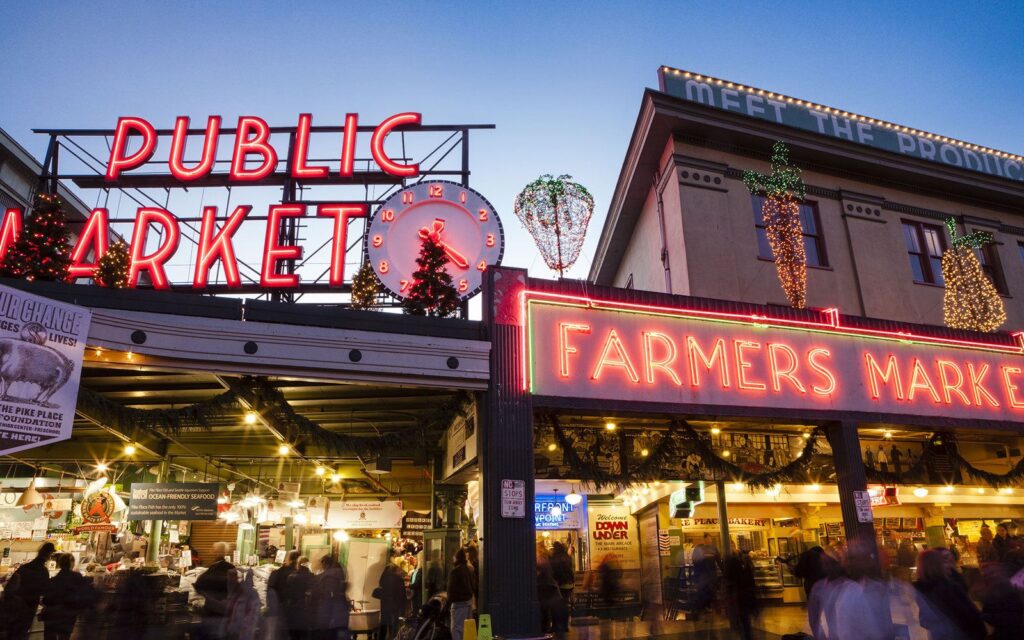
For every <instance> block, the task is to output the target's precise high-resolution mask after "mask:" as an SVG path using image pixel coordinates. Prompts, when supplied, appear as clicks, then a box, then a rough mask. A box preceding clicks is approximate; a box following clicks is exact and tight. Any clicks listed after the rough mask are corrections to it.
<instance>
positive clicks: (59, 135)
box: [33, 124, 494, 306]
mask: <svg viewBox="0 0 1024 640" xmlns="http://www.w3.org/2000/svg"><path fill="white" fill-rule="evenodd" d="M376 128H377V127H376V126H373V125H361V126H358V127H357V136H362V137H366V136H367V135H369V134H370V133H371V132H373V131H375V129H376ZM493 128H494V125H492V124H440V125H426V124H418V125H406V126H402V127H400V128H396V129H395V130H394V132H393V134H392V135H393V137H395V138H400V141H401V154H400V155H397V154H396V155H395V156H392V159H393V160H394V161H396V162H402V163H405V164H417V165H419V167H420V169H419V171H418V173H417V174H416V175H414V176H411V177H408V178H406V177H399V176H395V175H391V174H389V173H386V172H385V171H383V170H382V169H381V167H380V166H379V165H378V164H377V163H376V162H375V160H374V159H373V158H371V157H360V156H358V155H357V156H356V157H355V159H354V162H353V165H354V170H353V171H352V174H351V175H349V176H344V175H340V172H339V171H335V170H333V168H332V170H329V171H328V172H327V176H325V177H315V178H295V177H293V176H292V171H291V167H292V165H293V163H294V162H295V161H296V132H297V129H298V127H295V126H292V127H270V128H269V134H270V135H271V136H278V137H283V136H287V139H288V143H287V154H280V157H279V158H278V159H277V162H276V164H275V166H274V167H273V170H272V171H271V172H270V173H269V174H268V175H267V176H266V177H265V178H262V179H260V180H258V181H254V182H248V183H238V182H232V181H230V176H229V173H228V172H227V171H225V169H226V167H227V166H228V165H230V164H231V163H232V159H231V158H230V156H229V157H220V156H218V157H216V159H215V160H214V163H213V169H212V170H211V171H210V173H209V174H208V175H206V176H204V177H201V178H198V179H196V180H192V181H189V182H183V181H182V180H180V179H179V178H178V177H176V176H174V175H173V174H172V173H171V172H170V170H169V161H168V159H167V158H166V157H163V158H162V159H161V158H157V157H151V158H149V159H147V160H146V161H145V162H144V163H142V164H141V165H140V166H139V167H138V170H137V171H135V172H132V173H125V174H122V175H120V176H118V177H117V178H116V179H115V180H110V179H108V178H107V175H106V164H107V163H106V161H105V159H104V156H105V155H107V154H109V153H110V148H111V140H112V139H114V136H115V130H113V129H35V130H33V131H34V132H35V133H39V134H43V135H46V136H48V137H49V143H48V146H47V150H46V155H45V158H44V161H43V174H42V176H41V179H40V186H39V188H40V189H47V190H50V191H51V192H53V191H55V189H56V186H57V184H58V183H59V182H61V181H63V182H65V183H68V182H70V183H73V184H74V185H75V186H76V187H78V188H79V189H83V190H88V191H95V192H96V194H97V195H96V205H95V206H105V205H106V203H107V202H109V200H110V195H111V193H118V194H119V196H120V198H121V199H125V198H126V199H127V200H128V201H131V202H134V203H135V204H136V205H138V206H139V207H159V208H167V207H168V206H169V204H170V200H171V194H172V193H176V192H179V191H184V192H188V191H189V190H190V189H203V190H204V194H203V195H204V196H205V189H206V188H219V189H225V190H226V191H227V196H226V201H227V203H228V205H229V206H226V207H225V209H226V210H228V211H230V203H231V196H232V191H233V189H234V188H235V187H268V186H269V187H280V188H281V196H280V199H279V202H280V203H281V204H298V205H305V206H307V207H312V208H314V209H315V208H316V206H317V205H320V204H326V203H336V202H340V201H345V202H359V203H364V204H365V205H366V206H367V207H368V208H371V207H375V206H377V205H379V204H381V203H382V202H383V201H384V200H386V199H387V198H388V197H389V196H390V195H392V194H393V193H395V192H397V191H399V190H401V189H403V188H405V187H406V186H409V185H412V184H417V183H419V182H423V181H425V180H430V179H445V180H452V181H456V180H457V181H458V182H459V184H461V185H462V186H465V187H468V186H469V178H470V174H471V170H470V165H469V139H470V132H471V131H474V130H484V129H493ZM308 130H309V137H310V139H312V138H314V137H315V136H324V135H331V134H333V135H334V136H336V137H339V138H340V136H341V135H342V134H344V133H345V127H344V126H334V125H331V126H310V127H309V129H308ZM237 132H238V130H237V128H225V129H221V130H220V136H221V137H230V136H233V135H235V134H237ZM204 134H206V129H203V128H189V129H188V136H189V137H191V136H203V135H204ZM408 134H417V135H416V136H412V135H408ZM156 135H157V139H158V140H159V139H161V138H163V139H164V140H165V142H167V143H168V144H167V146H170V145H169V140H170V138H171V136H173V135H174V130H172V129H157V130H156ZM407 135H408V138H407ZM421 140H424V141H425V140H429V144H428V145H426V146H423V147H422V148H421V149H418V150H413V149H411V148H410V147H412V146H414V143H416V142H419V141H421ZM308 144H309V143H308V142H307V145H308ZM158 146H163V145H159V144H158ZM198 146H199V145H193V147H198ZM308 148H309V147H308V146H307V149H308ZM193 153H195V149H194V148H193ZM310 155H312V154H310ZM184 161H185V162H190V163H191V162H197V161H195V160H184ZM306 161H307V162H308V163H317V164H322V165H329V166H330V165H331V164H332V163H333V165H334V166H337V165H338V164H340V159H339V158H324V157H309V158H308V159H306ZM218 169H220V170H219V171H218ZM310 187H329V188H334V189H338V188H348V189H349V190H351V189H354V188H360V187H361V191H362V194H361V196H360V197H357V198H352V197H345V198H331V199H322V198H316V199H313V198H307V197H305V191H306V190H307V189H308V188H310ZM160 195H162V196H163V198H162V200H163V201H162V202H161V200H160V199H158V197H159V196H160ZM371 210H372V209H371ZM197 213H198V212H197ZM175 217H176V219H177V221H178V223H179V224H180V228H181V236H182V239H184V240H185V241H187V242H189V243H191V245H192V246H194V247H198V244H199V234H200V229H199V224H200V222H201V220H202V218H201V217H199V216H193V217H188V216H175ZM246 220H247V221H266V220H267V216H266V215H253V216H249V217H247V218H246ZM134 222H135V218H134V216H133V217H117V216H111V219H110V224H111V226H112V227H114V226H115V225H129V226H130V225H132V224H133V223H134ZM352 222H353V221H351V220H350V221H349V226H351V224H352ZM305 226H306V225H305V224H304V223H303V222H302V219H300V218H294V217H293V218H286V219H285V220H284V221H283V222H282V224H281V228H280V231H279V237H278V243H279V244H281V245H288V246H295V245H297V244H299V243H300V242H301V240H302V238H301V237H300V235H301V233H302V230H303V228H304V227H305ZM125 228H128V227H127V226H126V227H125ZM364 230H365V229H364ZM115 233H116V232H115ZM119 235H122V236H127V235H128V234H127V233H121V234H119ZM362 235H363V233H362V232H360V233H354V234H350V235H348V238H349V241H348V246H347V247H346V249H345V251H346V254H348V252H349V251H356V252H358V254H359V255H360V257H361V254H362V244H363V239H362ZM331 243H332V238H330V237H328V238H326V239H323V240H322V241H320V240H319V239H318V241H317V243H316V244H315V245H313V246H311V247H310V249H311V250H310V251H308V252H306V253H305V255H303V257H302V258H301V259H299V260H282V261H281V262H280V263H279V264H278V266H277V272H278V273H282V274H294V273H297V272H298V270H299V269H302V268H303V267H306V271H305V272H304V273H305V275H306V278H307V279H306V280H305V281H304V282H302V283H301V284H300V285H299V286H298V287H297V288H295V289H289V290H281V289H268V288H265V287H262V286H261V285H260V284H259V274H260V265H259V264H252V262H251V261H248V262H247V261H246V260H244V259H243V258H242V257H239V258H238V265H239V270H240V271H241V272H242V273H243V274H245V275H246V276H248V278H249V279H250V281H248V282H247V281H245V280H243V284H242V286H241V287H230V288H229V287H228V286H227V284H225V283H223V282H211V283H210V284H209V285H208V286H207V287H206V288H205V289H204V290H203V293H208V294H214V295H216V294H234V295H237V294H243V295H249V296H254V297H256V298H257V299H260V298H265V299H270V300H274V301H285V302H298V301H299V300H300V299H302V298H303V296H305V295H307V294H338V293H349V292H350V291H351V285H350V283H349V282H345V283H344V284H343V285H342V286H341V287H340V288H339V287H336V286H333V287H332V286H330V285H329V284H328V277H329V272H330V268H329V267H327V268H324V269H322V270H317V271H310V268H312V267H313V264H312V261H313V259H314V258H317V257H322V255H323V254H324V253H326V252H327V251H329V248H330V246H331ZM310 274H315V275H314V277H312V279H309V276H310ZM253 279H254V280H255V281H252V280H253ZM140 286H144V285H141V284H140ZM171 288H172V289H174V290H187V291H191V290H192V286H191V284H188V283H184V282H173V281H172V283H171ZM335 301H336V299H335ZM381 303H382V304H383V305H385V306H389V305H393V304H395V302H394V300H393V299H390V298H388V299H382V300H381Z"/></svg>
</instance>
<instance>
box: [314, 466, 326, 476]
mask: <svg viewBox="0 0 1024 640" xmlns="http://www.w3.org/2000/svg"><path fill="white" fill-rule="evenodd" d="M326 473H327V469H324V468H323V467H317V468H316V475H318V476H323V475H325V474H326Z"/></svg>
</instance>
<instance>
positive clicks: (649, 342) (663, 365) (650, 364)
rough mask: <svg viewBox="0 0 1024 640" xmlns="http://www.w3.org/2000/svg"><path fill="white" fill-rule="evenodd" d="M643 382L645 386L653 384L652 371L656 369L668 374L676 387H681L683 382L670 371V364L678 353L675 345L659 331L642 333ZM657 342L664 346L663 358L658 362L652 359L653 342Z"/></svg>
mask: <svg viewBox="0 0 1024 640" xmlns="http://www.w3.org/2000/svg"><path fill="white" fill-rule="evenodd" d="M643 337H644V380H646V381H647V384H654V370H655V369H658V370H660V371H664V372H665V373H667V374H668V377H670V378H672V382H674V383H675V384H676V386H677V387H679V386H682V384H683V381H682V380H680V379H679V376H678V375H677V374H676V372H675V371H674V370H673V369H672V363H673V362H675V361H676V356H677V355H678V352H677V351H676V343H675V341H674V340H672V338H670V337H668V336H667V335H665V334H664V333H662V332H660V331H644V333H643ZM655 340H657V341H658V342H660V343H661V344H663V345H664V346H665V356H664V357H663V358H661V359H660V360H655V359H654V345H653V343H654V341H655Z"/></svg>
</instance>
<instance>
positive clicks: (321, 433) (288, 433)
mask: <svg viewBox="0 0 1024 640" xmlns="http://www.w3.org/2000/svg"><path fill="white" fill-rule="evenodd" d="M227 382H228V385H229V387H230V388H229V389H228V390H227V391H225V392H224V393H221V394H218V395H216V396H214V397H213V398H210V399H209V400H204V401H202V402H197V403H195V404H191V405H188V406H185V407H180V408H175V409H135V408H132V407H126V406H124V405H121V404H118V403H117V402H113V401H111V400H108V399H106V398H104V397H103V396H102V395H100V394H98V393H96V392H95V391H92V390H90V389H87V388H85V387H81V388H80V389H79V392H78V409H77V410H78V412H79V413H81V414H82V415H85V416H88V417H89V418H91V419H93V420H97V421H99V422H101V423H102V424H105V425H109V426H111V427H113V428H115V429H117V430H118V431H121V432H123V433H125V434H126V435H128V436H130V437H136V438H137V437H139V436H141V435H143V434H152V435H155V436H157V437H162V436H163V434H171V435H177V434H180V433H183V432H188V431H198V430H202V431H209V430H211V429H212V428H213V425H214V423H215V421H216V420H217V419H221V418H224V417H230V416H235V415H238V414H239V413H240V412H241V411H242V409H243V402H244V403H245V404H246V405H248V406H256V407H259V411H260V414H261V415H262V416H263V417H264V419H266V420H267V421H269V422H270V424H272V425H273V426H274V428H275V429H277V430H278V431H280V432H281V433H283V434H285V437H287V438H288V441H289V443H290V444H292V445H296V444H300V443H302V444H312V445H316V446H320V447H323V448H325V449H327V450H329V451H331V452H332V453H334V454H337V455H352V454H357V455H362V456H367V457H372V456H376V455H379V454H382V453H387V454H391V455H394V454H395V453H396V452H402V453H407V454H414V453H420V452H422V451H434V450H435V449H436V448H437V446H438V442H439V440H440V437H441V434H442V433H443V432H444V429H445V428H446V427H447V426H448V424H449V423H450V422H451V419H452V417H453V415H454V413H455V412H457V411H459V410H461V408H462V406H463V404H464V403H465V402H466V397H465V396H463V395H459V396H457V397H456V398H454V399H453V400H452V401H451V402H450V403H448V404H447V405H445V406H444V407H442V408H441V409H440V410H439V411H437V412H435V413H433V414H431V415H428V416H425V417H422V418H420V420H419V424H418V427H417V428H416V429H415V430H403V431H401V432H393V433H385V434H380V435H374V436H355V435H348V434H343V433H335V432H333V431H330V430H328V429H326V428H324V427H323V426H322V425H320V424H319V423H317V422H314V421H313V420H310V419H309V418H306V417H305V416H303V415H300V414H299V413H297V412H296V411H295V409H293V408H292V406H291V405H290V404H289V403H288V401H287V399H285V397H284V394H282V393H281V391H279V390H278V389H277V388H276V387H274V386H273V385H272V384H271V383H270V381H268V380H267V379H266V378H262V377H243V378H239V379H233V380H232V379H229V380H228V381H227Z"/></svg>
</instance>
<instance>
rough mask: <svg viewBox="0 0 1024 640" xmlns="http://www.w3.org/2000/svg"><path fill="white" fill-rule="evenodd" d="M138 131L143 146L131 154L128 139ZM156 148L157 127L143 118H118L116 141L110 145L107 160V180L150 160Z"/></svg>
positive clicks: (113, 178) (115, 132) (115, 178)
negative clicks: (129, 153) (108, 158)
mask: <svg viewBox="0 0 1024 640" xmlns="http://www.w3.org/2000/svg"><path fill="white" fill-rule="evenodd" d="M133 133H136V134H138V135H140V136H142V146H141V147H139V150H138V151H136V152H135V153H133V154H131V155H130V156H126V155H125V153H126V152H127V151H128V140H129V139H130V137H131V135H132V134H133ZM155 150H156V129H154V128H153V125H151V124H149V123H148V122H146V121H145V120H143V119H142V118H118V119H117V129H115V130H114V142H113V144H112V146H111V147H110V161H109V162H107V176H106V179H107V180H117V179H118V178H119V177H120V176H121V172H122V171H127V170H128V169H134V168H135V167H137V166H139V165H141V164H142V163H144V162H145V161H146V160H149V158H150V156H152V155H153V151H155Z"/></svg>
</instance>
